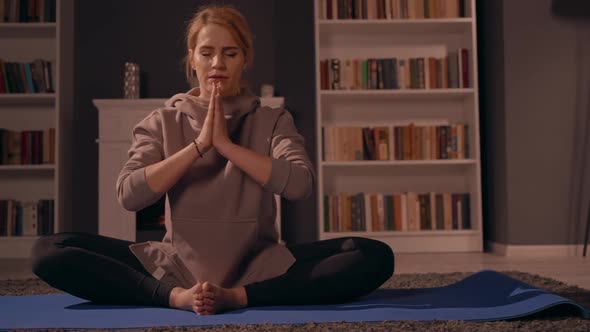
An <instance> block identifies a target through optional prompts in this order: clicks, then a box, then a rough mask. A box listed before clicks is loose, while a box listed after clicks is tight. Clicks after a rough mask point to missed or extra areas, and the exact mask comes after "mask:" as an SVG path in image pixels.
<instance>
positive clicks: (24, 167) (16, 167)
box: [0, 164, 55, 172]
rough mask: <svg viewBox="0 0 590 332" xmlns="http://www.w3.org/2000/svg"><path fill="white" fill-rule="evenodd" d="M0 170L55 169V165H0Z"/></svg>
mask: <svg viewBox="0 0 590 332" xmlns="http://www.w3.org/2000/svg"><path fill="white" fill-rule="evenodd" d="M2 171H23V172H29V171H55V165H50V164H44V165H0V172H2Z"/></svg>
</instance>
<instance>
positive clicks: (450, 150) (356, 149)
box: [322, 123, 469, 161]
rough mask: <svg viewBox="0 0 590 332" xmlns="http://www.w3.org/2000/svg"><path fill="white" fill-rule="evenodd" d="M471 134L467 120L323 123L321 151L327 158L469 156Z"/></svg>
mask: <svg viewBox="0 0 590 332" xmlns="http://www.w3.org/2000/svg"><path fill="white" fill-rule="evenodd" d="M390 138H391V139H390ZM468 138H469V134H468V125H467V124H465V123H455V124H450V125H429V126H419V125H416V124H414V123H410V124H408V125H404V126H394V127H391V128H390V127H322V144H323V150H322V152H323V160H324V161H353V160H445V159H466V158H469V139H468Z"/></svg>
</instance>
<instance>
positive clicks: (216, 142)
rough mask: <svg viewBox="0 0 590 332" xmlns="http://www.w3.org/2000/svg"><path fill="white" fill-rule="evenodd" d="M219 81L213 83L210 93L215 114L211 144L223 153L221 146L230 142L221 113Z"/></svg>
mask: <svg viewBox="0 0 590 332" xmlns="http://www.w3.org/2000/svg"><path fill="white" fill-rule="evenodd" d="M218 84H219V83H217V84H215V85H214V89H213V91H212V93H211V96H214V98H215V102H214V103H211V104H210V105H209V107H211V105H215V116H214V120H213V146H214V147H215V149H216V150H217V151H218V152H219V153H221V154H223V152H222V151H223V148H225V147H227V145H229V144H231V143H232V142H231V140H230V139H229V135H228V134H227V122H226V121H225V116H224V115H223V106H222V104H221V95H220V93H219V92H220V91H219V85H218Z"/></svg>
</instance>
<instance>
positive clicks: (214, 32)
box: [33, 6, 393, 314]
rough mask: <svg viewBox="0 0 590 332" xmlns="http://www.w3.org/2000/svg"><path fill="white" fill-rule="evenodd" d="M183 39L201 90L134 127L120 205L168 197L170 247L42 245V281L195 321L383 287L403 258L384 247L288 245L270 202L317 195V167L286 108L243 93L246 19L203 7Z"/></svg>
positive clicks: (85, 238) (91, 242)
mask: <svg viewBox="0 0 590 332" xmlns="http://www.w3.org/2000/svg"><path fill="white" fill-rule="evenodd" d="M186 39H187V50H188V54H187V57H186V66H187V75H188V76H189V78H191V77H194V76H195V75H196V78H197V80H198V83H199V86H198V87H195V88H193V89H191V90H190V91H188V92H187V93H180V94H177V95H175V96H173V97H172V98H171V99H170V100H168V101H167V102H166V104H165V106H164V107H163V108H161V109H158V110H155V111H154V112H152V113H151V114H150V115H149V116H147V117H146V118H145V119H144V120H142V121H141V122H140V123H139V124H137V125H136V126H135V128H134V129H133V142H132V146H131V149H130V150H129V160H128V161H127V163H126V164H125V165H124V167H123V169H122V170H121V173H120V175H119V179H118V181H117V195H118V199H119V202H120V203H121V204H122V206H123V207H124V208H126V209H128V210H130V211H137V210H140V209H142V208H144V207H146V206H149V205H151V204H153V203H154V202H156V201H157V200H158V199H160V198H161V197H162V195H166V213H165V215H166V231H167V232H166V235H165V237H164V239H163V240H162V241H161V242H157V241H149V242H144V243H132V242H128V241H123V240H118V239H113V238H108V237H104V236H97V235H88V234H79V233H60V234H55V235H50V236H44V237H42V238H40V239H39V240H38V241H37V243H36V244H35V247H34V249H33V257H34V263H33V270H34V272H35V273H36V274H37V275H38V276H39V277H40V278H42V279H43V280H45V281H46V282H47V283H49V284H50V285H52V286H53V287H55V288H58V289H61V290H63V291H66V292H68V293H71V294H73V295H76V296H78V297H81V298H85V299H88V300H91V301H95V302H100V303H113V304H140V305H156V306H164V307H171V308H179V309H184V310H193V311H195V312H196V313H197V314H215V313H219V312H223V311H226V310H232V309H237V308H243V307H246V306H263V305H279V304H319V303H337V302H343V301H350V300H353V299H355V298H358V297H359V296H362V295H365V294H367V293H369V292H371V291H373V290H374V289H376V288H377V287H379V286H380V285H381V284H382V283H383V282H384V281H385V280H387V279H388V278H390V277H391V275H392V273H393V253H392V251H391V249H390V248H389V247H388V246H387V245H385V244H384V243H382V242H378V241H375V240H369V239H364V238H339V239H333V240H325V241H319V242H314V243H308V244H300V245H288V246H284V245H281V244H278V243H277V240H278V236H277V233H276V231H275V228H274V220H275V215H276V207H275V204H274V199H273V195H274V194H279V195H282V196H283V197H284V198H286V199H290V200H295V199H303V198H306V197H308V196H309V195H310V194H311V192H312V188H313V179H314V174H313V167H312V165H311V163H310V161H309V158H308V157H307V154H306V152H305V150H304V146H303V138H302V137H301V135H299V134H298V132H297V130H296V128H295V125H294V123H293V119H292V117H291V115H290V114H289V112H287V111H286V110H284V109H270V108H262V107H260V101H259V98H258V97H256V96H253V95H252V94H251V93H250V92H249V90H248V89H246V88H243V87H241V84H240V80H241V75H242V71H243V70H244V69H245V68H246V67H247V66H248V65H250V64H251V63H252V59H253V49H252V36H251V34H250V32H249V31H248V27H247V24H246V21H245V20H244V18H243V16H242V15H241V14H240V13H239V12H238V11H236V10H235V9H234V8H232V7H229V6H208V7H205V8H203V9H201V10H199V11H198V12H197V13H196V14H195V16H194V18H193V20H192V21H191V23H190V25H189V27H188V30H187V36H186Z"/></svg>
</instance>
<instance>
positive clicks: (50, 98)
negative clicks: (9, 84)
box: [0, 93, 55, 106]
mask: <svg viewBox="0 0 590 332" xmlns="http://www.w3.org/2000/svg"><path fill="white" fill-rule="evenodd" d="M54 103H55V93H0V105H15V106H16V105H26V106H29V105H35V106H39V105H45V106H53V105H54Z"/></svg>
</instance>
